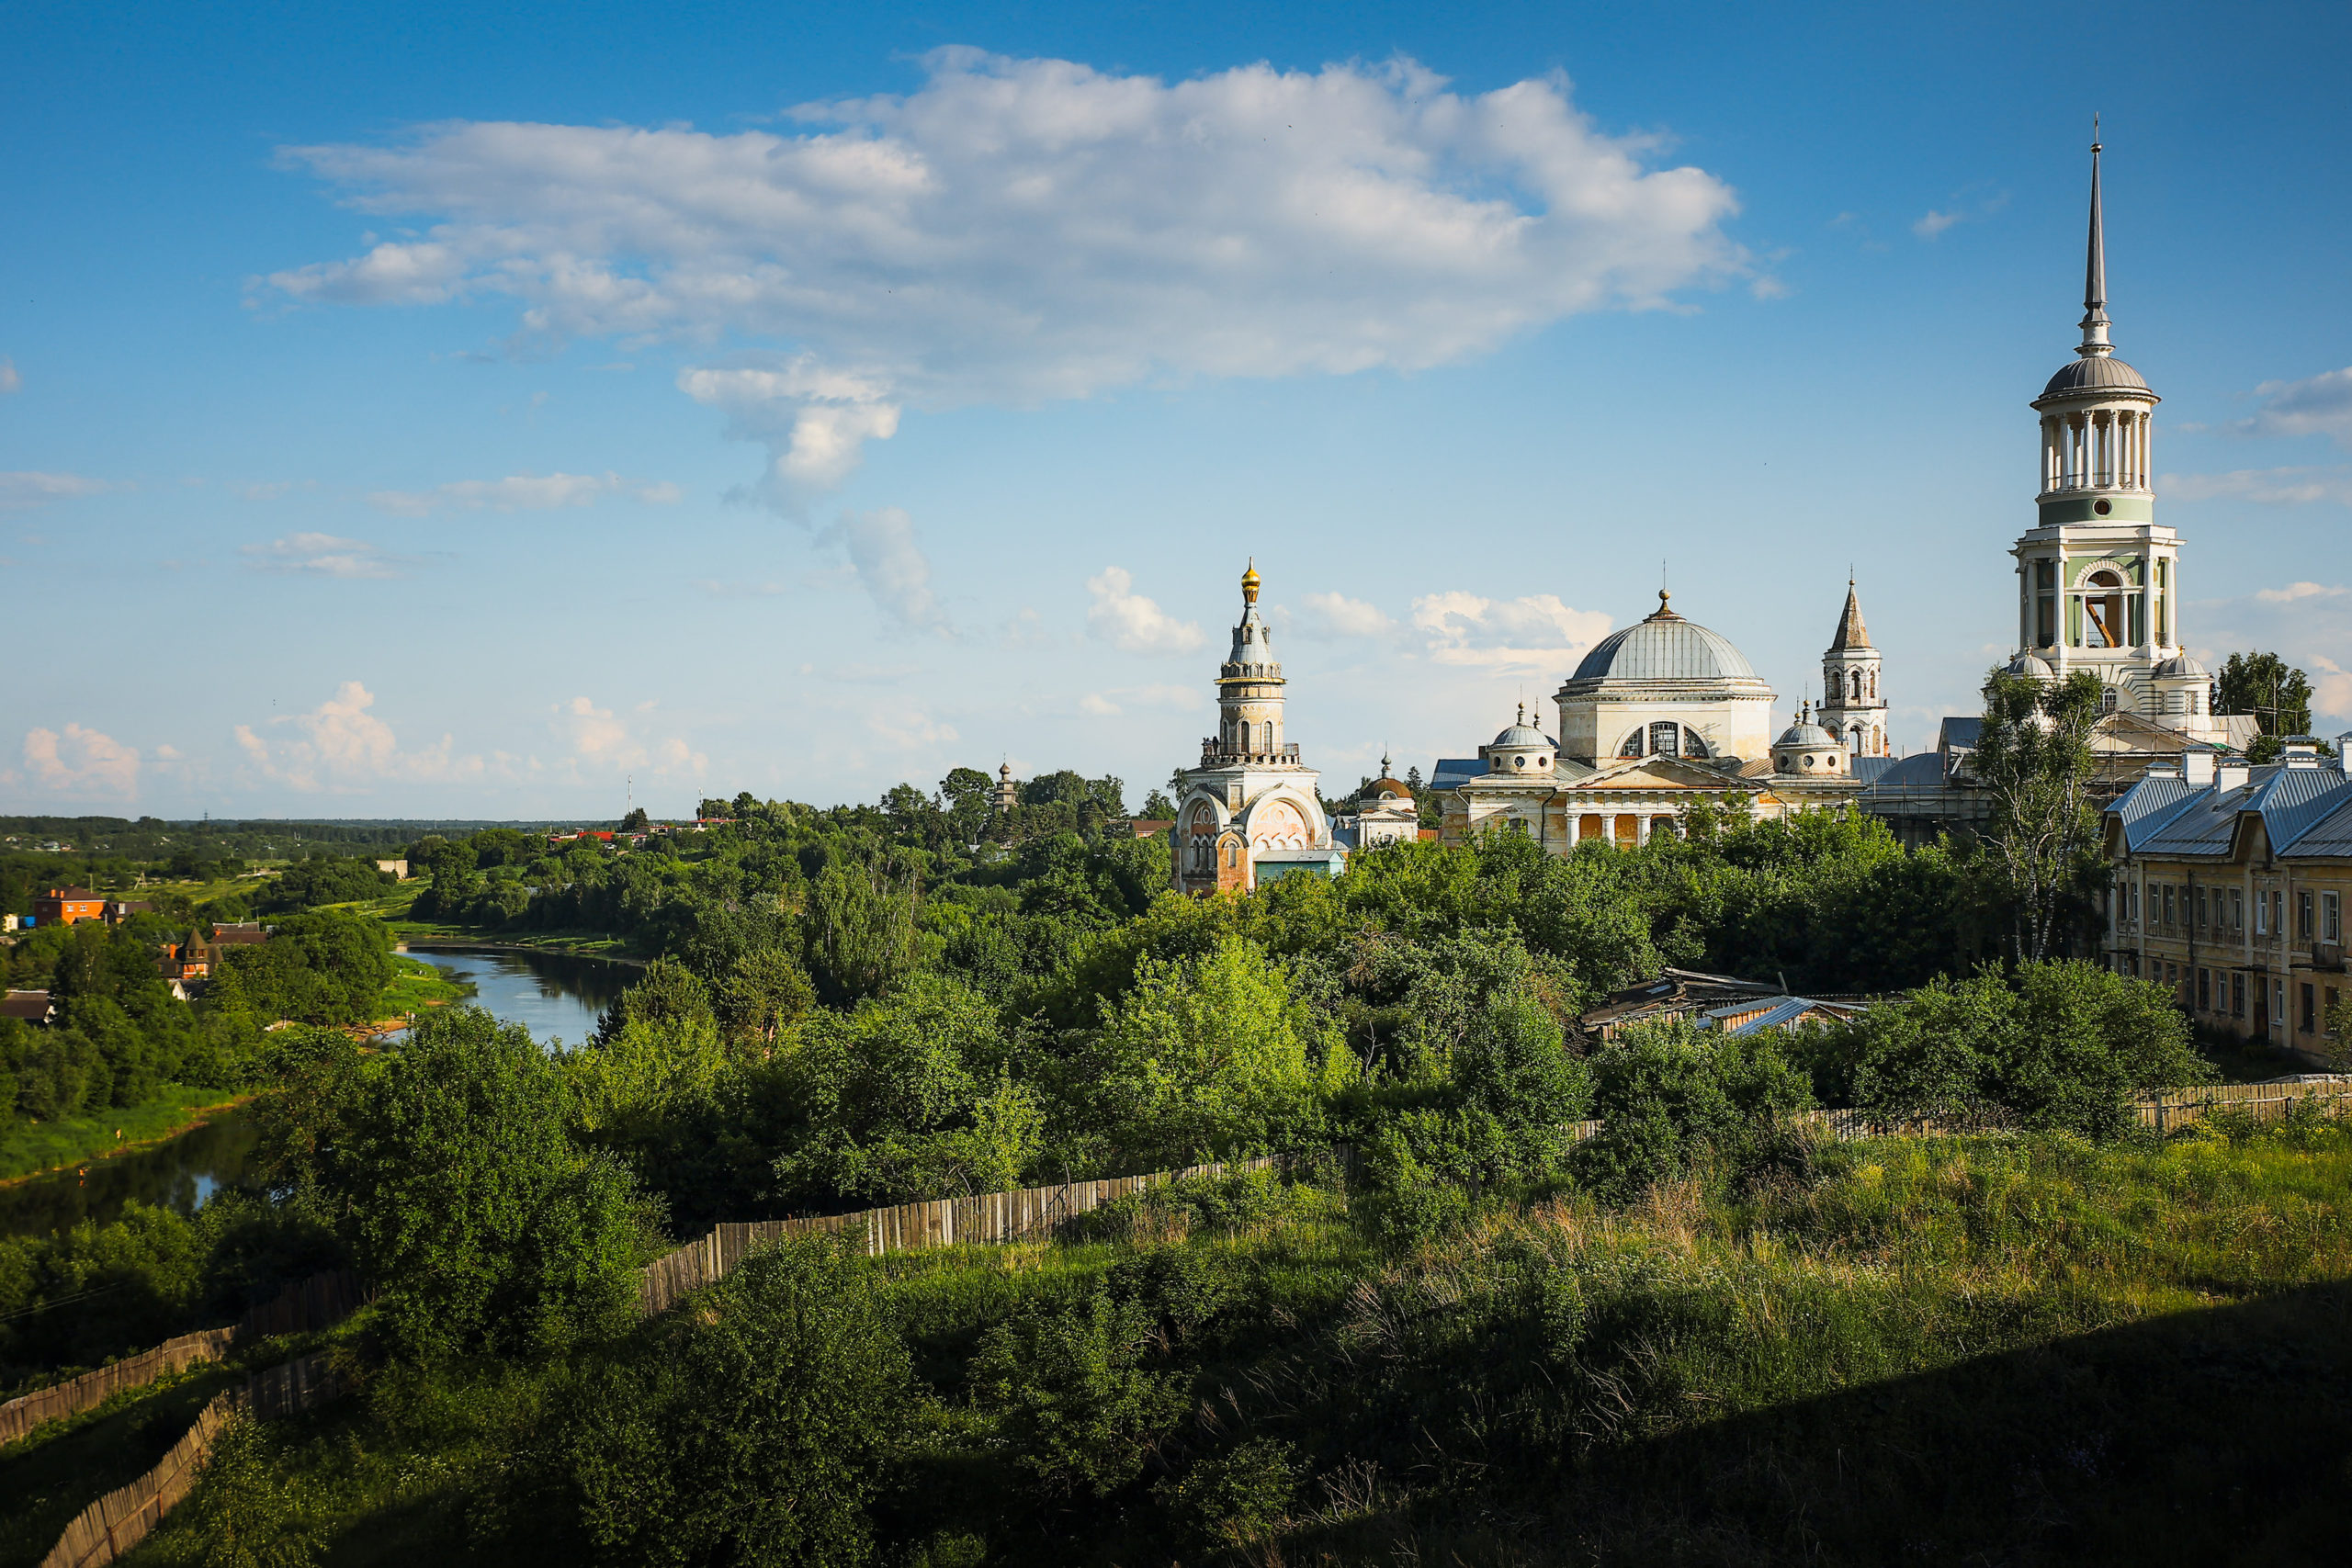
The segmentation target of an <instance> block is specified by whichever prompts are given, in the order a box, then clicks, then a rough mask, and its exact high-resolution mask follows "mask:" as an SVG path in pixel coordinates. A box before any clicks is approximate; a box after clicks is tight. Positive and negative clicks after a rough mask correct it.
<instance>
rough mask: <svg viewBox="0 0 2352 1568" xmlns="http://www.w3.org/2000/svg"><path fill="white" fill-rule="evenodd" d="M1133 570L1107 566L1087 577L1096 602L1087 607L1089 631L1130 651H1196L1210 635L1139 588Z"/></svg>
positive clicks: (1094, 636)
mask: <svg viewBox="0 0 2352 1568" xmlns="http://www.w3.org/2000/svg"><path fill="white" fill-rule="evenodd" d="M1135 583H1136V580H1135V577H1134V575H1133V574H1132V573H1130V572H1128V571H1126V570H1123V569H1122V568H1119V567H1115V566H1106V567H1104V568H1103V570H1102V571H1101V572H1100V573H1099V574H1098V575H1096V576H1093V577H1090V578H1088V579H1087V580H1086V592H1088V593H1089V594H1091V596H1092V599H1093V602H1092V603H1091V604H1089V605H1088V606H1087V608H1086V635H1087V636H1089V637H1092V638H1094V639H1095V640H1096V641H1098V642H1107V643H1109V644H1111V645H1112V646H1113V647H1114V648H1117V649H1123V650H1125V652H1128V653H1193V652H1196V651H1197V650H1198V649H1200V646H1201V644H1202V643H1203V642H1204V641H1206V640H1207V639H1206V638H1205V637H1204V636H1203V635H1202V633H1201V628H1200V626H1198V625H1197V624H1196V623H1194V622H1192V621H1180V620H1178V619H1177V618H1176V617H1175V616H1173V615H1170V614H1168V612H1167V611H1165V610H1162V609H1161V608H1160V607H1159V604H1157V603H1155V602H1154V601H1152V600H1150V599H1147V598H1145V597H1144V596H1143V595H1142V594H1140V593H1137V592H1135V591H1134V590H1135Z"/></svg>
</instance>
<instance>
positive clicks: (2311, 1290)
mask: <svg viewBox="0 0 2352 1568" xmlns="http://www.w3.org/2000/svg"><path fill="white" fill-rule="evenodd" d="M867 1266H868V1267H870V1268H872V1269H876V1270H878V1271H880V1272H881V1273H883V1274H884V1275H885V1277H886V1278H887V1280H888V1290H889V1293H890V1295H891V1297H892V1299H893V1301H894V1302H895V1303H896V1305H897V1309H898V1313H899V1320H900V1322H901V1324H902V1326H903V1331H904V1332H905V1334H906V1336H907V1337H908V1339H909V1342H910V1346H911V1348H912V1349H913V1351H914V1353H915V1359H916V1366H917V1368H918V1371H919V1372H920V1373H921V1375H922V1378H923V1380H924V1381H925V1382H927V1383H928V1384H929V1386H930V1388H931V1389H932V1391H933V1395H934V1398H935V1404H934V1405H933V1418H932V1422H931V1426H930V1428H929V1429H930V1431H931V1434H932V1435H931V1438H930V1439H929V1441H928V1442H927V1444H926V1445H925V1447H924V1449H923V1450H922V1452H920V1453H918V1454H916V1455H914V1456H912V1457H911V1458H910V1461H908V1469H907V1471H906V1473H905V1474H904V1476H903V1477H902V1482H903V1484H902V1485H901V1486H900V1488H899V1491H898V1492H897V1493H896V1494H895V1495H893V1496H892V1497H891V1499H890V1500H889V1501H888V1504H887V1506H886V1507H885V1509H884V1510H883V1517H882V1519H881V1522H882V1525H883V1529H884V1535H885V1538H886V1540H888V1541H889V1542H891V1543H892V1544H891V1545H890V1547H889V1551H890V1553H891V1554H892V1555H891V1559H890V1560H892V1561H901V1562H933V1563H944V1562H951V1561H952V1562H966V1563H978V1562H1007V1563H1012V1562H1047V1561H1050V1562H1093V1563H1114V1562H1118V1563H1130V1564H1132V1563H1140V1562H1152V1563H1158V1564H1166V1563H1170V1562H1188V1563H1207V1562H1222V1561H1244V1560H1246V1561H1250V1562H1261V1563H1267V1562H1276V1561H1280V1562H1286V1563H1291V1564H1306V1563H1355V1562H1382V1563H1388V1562H1445V1563H1460V1564H1465V1565H1466V1564H1487V1563H1492V1564H1497V1565H1500V1564H1529V1565H1532V1564H1553V1563H1558V1564H1568V1563H1578V1564H1581V1563H1650V1562H1657V1563H1685V1562H1704V1563H1710V1564H1744V1563H1779V1562H1806V1563H1853V1564H1881V1563H1889V1562H1971V1563H1988V1564H1990V1563H2001V1564H2018V1565H2027V1564H2041V1563H2053V1564H2054V1563H2061V1562H2068V1563H2071V1562H2133V1563H2189V1562H2223V1561H2240V1562H2337V1561H2346V1560H2352V1508H2348V1507H2347V1504H2346V1496H2347V1495H2352V1494H2347V1487H2346V1482H2347V1480H2352V1127H2348V1126H2346V1124H2344V1123H2342V1122H2335V1123H2323V1124H2309V1123H2305V1124H2298V1125H2294V1126H2290V1127H2289V1128H2287V1129H2285V1130H2283V1131H2280V1132H2278V1133H2272V1134H2254V1133H2252V1132H2250V1131H2245V1130H2243V1129H2242V1130H2241V1131H2240V1134H2239V1135H2238V1136H2235V1137H2232V1136H2230V1135H2227V1134H2226V1133H2216V1132H2213V1131H2211V1130H2200V1131H2198V1132H2195V1133H2192V1134H2188V1135H2184V1136H2181V1137H2178V1138H2176V1139H2175V1140H2173V1141H2172V1142H2171V1143H2169V1144H2167V1145H2163V1146H2161V1147H2158V1146H2154V1145H2142V1146H2133V1147H2122V1148H2107V1149H2100V1148H2094V1147H2090V1146H2088V1145H2082V1144H2079V1143H2075V1142H2073V1141H2071V1140H2066V1139H2063V1138H2057V1139H2052V1138H2034V1139H2017V1140H2009V1139H1998V1138H1982V1139H1953V1140H1935V1141H1912V1140H1895V1139H1889V1140H1873V1141H1866V1142H1858V1143H1853V1144H1847V1145H1827V1146H1823V1147H1817V1148H1814V1149H1811V1150H1809V1151H1801V1153H1800V1155H1799V1156H1798V1157H1794V1158H1791V1159H1783V1160H1782V1161H1781V1162H1780V1164H1779V1165H1778V1167H1777V1168H1774V1169H1771V1170H1758V1169H1756V1168H1751V1169H1749V1170H1747V1172H1745V1173H1734V1172H1729V1171H1717V1172H1702V1173H1701V1174H1700V1175H1699V1176H1697V1177H1694V1178H1692V1179H1689V1180H1686V1181H1683V1182H1679V1183H1676V1184H1671V1185H1668V1186H1664V1187H1661V1188H1658V1189H1656V1190H1653V1191H1652V1192H1651V1193H1650V1195H1649V1196H1648V1197H1647V1198H1646V1199H1645V1201H1643V1202H1641V1203H1640V1204H1638V1205H1636V1206H1635V1207H1634V1208H1633V1209H1630V1210H1626V1211H1623V1212H1614V1213H1612V1212H1609V1211H1605V1210H1602V1209H1600V1208H1598V1207H1596V1206H1595V1205H1593V1204H1592V1203H1591V1202H1590V1201H1589V1200H1587V1199H1585V1198H1583V1197H1581V1196H1579V1195H1577V1194H1566V1195H1560V1196H1554V1197H1549V1198H1541V1197H1539V1198H1536V1199H1534V1200H1533V1201H1520V1202H1501V1201H1496V1202H1491V1203H1489V1204H1488V1205H1487V1206H1486V1207H1485V1208H1484V1209H1483V1210H1482V1211H1481V1212H1480V1213H1477V1214H1476V1216H1475V1218H1474V1219H1473V1220H1472V1222H1471V1223H1470V1224H1468V1225H1467V1226H1466V1227H1465V1228H1464V1229H1462V1230H1460V1231H1458V1232H1455V1233H1453V1234H1450V1235H1446V1236H1444V1237H1442V1239H1439V1240H1435V1241H1432V1242H1430V1243H1429V1244H1428V1245H1426V1246H1423V1247H1419V1248H1417V1249H1412V1250H1408V1251H1407V1252H1404V1253H1402V1254H1397V1253H1390V1252H1384V1251H1382V1250H1380V1249H1379V1248H1378V1247H1376V1246H1375V1245H1374V1241H1373V1240H1372V1238H1371V1236H1370V1235H1369V1234H1368V1233H1367V1232H1366V1231H1364V1230H1363V1229H1362V1228H1360V1227H1359V1226H1358V1224H1355V1223H1354V1222H1353V1221H1351V1219H1350V1217H1349V1216H1348V1215H1347V1214H1346V1213H1343V1212H1341V1211H1340V1205H1339V1203H1338V1201H1337V1199H1336V1197H1333V1196H1329V1195H1308V1196H1306V1197H1305V1198H1301V1199H1297V1200H1295V1201H1293V1202H1291V1203H1289V1204H1288V1205H1286V1206H1284V1207H1283V1208H1282V1209H1281V1211H1280V1212H1279V1213H1274V1214H1273V1215H1272V1216H1271V1217H1268V1216H1265V1215H1262V1214H1261V1216H1260V1217H1259V1218H1257V1219H1255V1220H1252V1221H1250V1222H1249V1223H1245V1224H1238V1225H1235V1226H1232V1227H1229V1228H1226V1229H1222V1230H1219V1229H1215V1228H1213V1227H1204V1226H1201V1225H1199V1224H1194V1225H1193V1229H1192V1234H1187V1225H1186V1223H1185V1212H1184V1211H1182V1209H1174V1210H1166V1209H1163V1210H1146V1211H1144V1212H1142V1213H1140V1214H1139V1215H1138V1216H1137V1217H1136V1224H1135V1228H1134V1230H1133V1231H1132V1232H1131V1233H1130V1234H1129V1235H1127V1237H1126V1238H1125V1239H1124V1240H1121V1241H1116V1242H1097V1243H1092V1244H1088V1245H1080V1246H1063V1247H1015V1248H998V1249H978V1248H965V1249H954V1250H948V1251H942V1252H936V1253H930V1254H922V1255H917V1256H913V1257H902V1258H884V1259H876V1260H874V1261H873V1262H871V1263H870V1264H869V1265H867ZM1104 1281H1108V1282H1109V1283H1110V1285H1111V1287H1112V1288H1113V1289H1114V1290H1115V1291H1117V1292H1122V1293H1125V1294H1128V1295H1130V1296H1132V1297H1134V1298H1135V1299H1136V1300H1139V1301H1142V1302H1144V1303H1146V1304H1147V1305H1148V1307H1149V1308H1150V1310H1152V1311H1153V1312H1154V1313H1155V1314H1158V1318H1159V1322H1160V1324H1161V1328H1160V1333H1159V1339H1158V1341H1157V1348H1156V1349H1155V1350H1154V1352H1153V1355H1152V1364H1153V1365H1154V1366H1155V1367H1157V1368H1159V1370H1161V1371H1165V1372H1166V1373H1167V1374H1169V1375H1170V1376H1171V1377H1174V1378H1176V1379H1178V1380H1180V1381H1181V1382H1182V1385H1183V1386H1184V1387H1186V1388H1187V1389H1188V1390H1189V1391H1190V1402H1191V1407H1192V1410H1193V1415H1192V1416H1190V1417H1188V1418H1186V1419H1184V1420H1182V1421H1180V1422H1179V1423H1178V1425H1177V1426H1176V1427H1174V1428H1172V1429H1170V1430H1166V1431H1164V1432H1162V1433H1160V1434H1159V1436H1158V1438H1156V1439H1155V1440H1154V1441H1153V1442H1152V1443H1151V1445H1150V1446H1149V1450H1148V1453H1146V1454H1145V1455H1144V1456H1143V1457H1142V1458H1141V1459H1139V1460H1138V1461H1137V1462H1138V1465H1139V1467H1140V1469H1141V1474H1140V1476H1139V1479H1138V1480H1137V1481H1136V1483H1132V1484H1130V1485H1128V1486H1127V1487H1125V1489H1123V1490H1121V1491H1118V1492H1116V1493H1114V1495H1112V1496H1110V1497H1109V1498H1107V1499H1105V1500H1103V1501H1102V1502H1100V1503H1097V1502H1095V1501H1094V1500H1092V1499H1091V1498H1085V1497H1081V1498H1080V1500H1079V1502H1077V1503H1075V1504H1070V1505H1054V1504H1051V1503H1047V1502H1042V1501H1038V1500H1036V1499H1035V1497H1034V1496H1033V1495H1031V1493H1030V1492H1029V1490H1028V1488H1027V1485H1026V1483H1025V1480H1024V1478H1023V1474H1022V1472H1020V1471H1019V1470H1018V1469H1017V1468H1016V1466H1015V1465H1014V1464H1013V1463H1012V1458H1011V1456H1010V1455H1009V1454H1008V1453H1007V1452H1006V1451H1005V1450H1004V1448H1003V1445H1002V1443H1001V1434H1002V1429H1001V1428H1000V1427H998V1425H997V1417H996V1416H994V1414H993V1413H992V1412H990V1411H989V1409H987V1408H985V1407H983V1406H981V1405H979V1404H976V1403H975V1402H974V1401H973V1400H972V1398H971V1396H970V1391H969V1389H968V1388H967V1365H968V1361H969V1358H970V1356H971V1353H972V1350H973V1348H974V1346H975V1345H976V1344H977V1343H978V1339H979V1337H980V1336H981V1334H982V1333H983V1332H984V1331H985V1330H986V1328H987V1327H988V1326H989V1325H991V1324H994V1323H998V1322H1001V1321H1003V1320H1004V1319H1005V1318H1006V1317H1008V1316H1009V1315H1011V1314H1013V1313H1015V1312H1016V1311H1017V1310H1019V1309H1021V1308H1023V1307H1024V1306H1028V1305H1035V1304H1037V1303H1067V1302H1074V1301H1077V1300H1080V1299H1082V1298H1083V1297H1085V1296H1087V1295H1088V1294H1090V1293H1091V1292H1092V1291H1094V1290H1095V1289H1096V1288H1097V1286H1098V1285H1099V1284H1102V1283H1103V1282H1104ZM574 1370H576V1369H574ZM567 1375H570V1373H569V1371H566V1370H565V1369H547V1370H533V1369H526V1368H516V1367H511V1366H494V1365H493V1366H481V1367H475V1368H470V1369H451V1370H448V1371H444V1372H442V1373H438V1374H435V1375H434V1376H431V1377H422V1376H418V1375H415V1374H413V1373H397V1372H387V1373H384V1374H381V1375H379V1377H378V1378H377V1379H376V1380H375V1382H374V1383H373V1385H372V1387H371V1388H370V1389H369V1390H368V1393H366V1394H365V1396H364V1397H362V1398H361V1399H359V1400H356V1401H354V1402H352V1403H351V1404H347V1405H346V1406H345V1407H343V1408H341V1409H339V1410H335V1411H331V1412H327V1413H322V1414H321V1415H320V1416H315V1417H312V1418H311V1419H310V1420H308V1421H305V1422H300V1423H288V1424H287V1425H286V1426H284V1427H279V1428H276V1429H273V1430H271V1431H270V1432H268V1433H267V1435H266V1436H267V1442H266V1453H265V1455H264V1461H265V1467H266V1471H267V1472H268V1474H269V1475H270V1476H271V1477H273V1478H274V1479H273V1480H272V1481H271V1482H270V1483H269V1484H268V1485H267V1486H266V1487H261V1488H258V1489H257V1491H256V1495H267V1496H269V1497H272V1498H275V1499H277V1501H276V1502H275V1503H274V1504H273V1505H272V1506H275V1507H278V1508H281V1509H282V1510H283V1529H285V1530H286V1531H287V1532H288V1537H289V1539H291V1538H293V1537H300V1538H302V1539H306V1540H311V1541H314V1542H316V1543H317V1544H318V1545H319V1546H320V1548H321V1549H322V1561H325V1562H335V1563H372V1562H399V1561H420V1560H427V1559H430V1560H435V1561H447V1562H517V1561H526V1560H533V1557H534V1547H535V1541H536V1540H537V1532H538V1531H539V1530H540V1529H541V1525H537V1524H534V1523H533V1522H532V1517H531V1515H530V1510H531V1509H532V1508H534V1507H537V1508H544V1509H554V1510H559V1512H560V1494H557V1493H550V1492H548V1491H546V1490H539V1491H537V1492H535V1491H533V1489H532V1488H531V1487H529V1486H523V1487H521V1488H519V1489H518V1488H516V1487H515V1485H514V1484H513V1478H514V1477H515V1476H517V1475H528V1474H530V1473H532V1465H533V1463H534V1462H535V1460H534V1456H539V1455H545V1454H548V1453H549V1452H551V1451H555V1450H554V1449H553V1446H552V1445H553V1442H554V1439H555V1437H556V1434H554V1433H551V1432H550V1431H549V1430H548V1427H547V1424H546V1422H545V1420H544V1417H545V1416H546V1413H547V1409H548V1404H547V1401H548V1390H549V1388H550V1387H552V1386H553V1385H554V1383H555V1382H557V1381H558V1380H559V1379H560V1378H561V1377H563V1376H567ZM1250 1439H1267V1440H1270V1441H1272V1442H1274V1443H1279V1444H1283V1445H1286V1446H1287V1448H1286V1451H1287V1453H1288V1454H1289V1455H1290V1456H1291V1460H1292V1462H1293V1464H1294V1466H1295V1474H1296V1477H1297V1484H1296V1486H1295V1490H1294V1491H1292V1492H1291V1493H1290V1494H1289V1495H1288V1496H1287V1498H1286V1499H1284V1498H1280V1497H1278V1498H1277V1499H1276V1505H1275V1506H1272V1508H1271V1509H1270V1510H1268V1511H1266V1512H1264V1513H1263V1514H1262V1515H1261V1517H1259V1518H1258V1519H1257V1520H1256V1521H1255V1522H1252V1521H1251V1520H1250V1519H1249V1518H1246V1517H1236V1518H1231V1519H1227V1520H1225V1521H1223V1523H1222V1524H1221V1525H1219V1524H1218V1522H1217V1521H1216V1520H1211V1521H1210V1523H1211V1525H1212V1526H1213V1527H1216V1528H1215V1529H1212V1530H1211V1533H1210V1534H1209V1535H1208V1536H1206V1537H1204V1536H1202V1535H1201V1534H1200V1533H1199V1531H1200V1529H1201V1528H1202V1527H1201V1520H1200V1518H1199V1517H1194V1518H1193V1520H1192V1523H1191V1526H1190V1527H1189V1528H1190V1529H1191V1530H1192V1531H1193V1533H1191V1534H1187V1533H1186V1527H1184V1526H1182V1525H1181V1524H1180V1523H1179V1522H1178V1521H1176V1520H1174V1519H1172V1518H1171V1517H1170V1514H1169V1512H1168V1511H1167V1507H1166V1506H1165V1504H1164V1502H1163V1500H1162V1499H1161V1498H1159V1497H1156V1496H1155V1495H1154V1494H1153V1493H1152V1491H1151V1490H1150V1483H1151V1481H1152V1479H1153V1477H1154V1475H1155V1474H1156V1473H1162V1472H1175V1473H1179V1474H1182V1473H1184V1472H1188V1471H1193V1470H1195V1469H1196V1467H1199V1466H1201V1465H1203V1464H1206V1463H1214V1462H1216V1461H1218V1460H1219V1459H1220V1456H1226V1455H1230V1454H1232V1453H1234V1452H1235V1450H1236V1449H1237V1447H1238V1445H1239V1444H1241V1443H1243V1442H1245V1441H1247V1440H1250ZM502 1478H504V1479H502ZM249 1484H250V1483H249ZM551 1498H552V1499H554V1500H552V1501H551V1500H550V1499H551ZM535 1499H536V1500H535ZM517 1508H520V1509H522V1510H523V1512H522V1514H520V1515H515V1514H514V1513H513V1510H515V1509H517ZM538 1517H539V1518H540V1519H541V1521H542V1523H545V1522H546V1521H558V1522H559V1523H560V1520H558V1514H557V1513H548V1514H544V1515H541V1516H538ZM1216 1529H1222V1531H1223V1540H1222V1544H1220V1543H1219V1540H1218V1539H1217V1536H1216ZM546 1539H547V1540H560V1529H555V1530H554V1531H553V1532H552V1533H549V1534H548V1535H547V1536H546ZM203 1548H204V1543H203V1542H202V1541H201V1540H198V1539H196V1538H195V1536H194V1534H193V1527H192V1525H189V1524H187V1523H186V1522H184V1521H182V1520H180V1519H179V1518H177V1517H175V1521H174V1523H173V1525H171V1526H170V1527H167V1529H165V1530H164V1532H163V1534H162V1536H160V1537H159V1538H158V1539H157V1540H156V1541H155V1542H154V1543H153V1544H152V1545H151V1546H150V1547H149V1548H147V1549H146V1551H144V1552H142V1553H141V1557H140V1558H139V1559H138V1560H139V1561H141V1562H166V1561H168V1562H194V1561H198V1560H200V1557H201V1554H202V1551H203ZM552 1550H554V1548H553V1547H552V1546H550V1545H537V1551H539V1552H542V1553H544V1552H546V1551H552Z"/></svg>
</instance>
